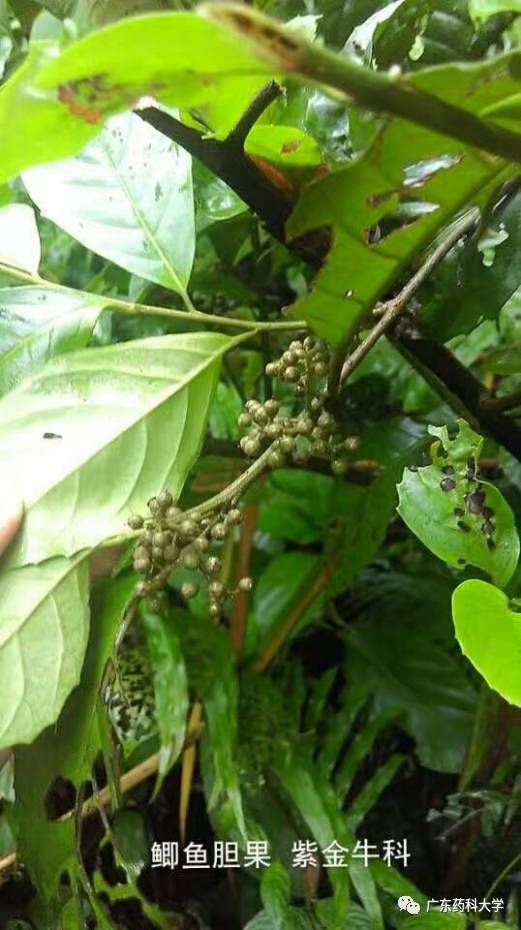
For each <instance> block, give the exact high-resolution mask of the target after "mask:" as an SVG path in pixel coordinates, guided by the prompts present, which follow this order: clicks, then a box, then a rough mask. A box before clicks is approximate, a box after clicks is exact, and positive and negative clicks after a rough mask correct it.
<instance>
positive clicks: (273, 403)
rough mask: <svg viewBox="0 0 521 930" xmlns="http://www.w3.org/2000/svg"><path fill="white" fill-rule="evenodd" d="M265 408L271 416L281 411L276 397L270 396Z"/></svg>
mask: <svg viewBox="0 0 521 930" xmlns="http://www.w3.org/2000/svg"><path fill="white" fill-rule="evenodd" d="M264 409H265V411H266V413H267V414H268V416H269V417H274V416H276V414H277V413H278V412H279V402H278V400H275V398H274V397H270V398H269V399H268V400H267V401H266V403H265V404H264Z"/></svg>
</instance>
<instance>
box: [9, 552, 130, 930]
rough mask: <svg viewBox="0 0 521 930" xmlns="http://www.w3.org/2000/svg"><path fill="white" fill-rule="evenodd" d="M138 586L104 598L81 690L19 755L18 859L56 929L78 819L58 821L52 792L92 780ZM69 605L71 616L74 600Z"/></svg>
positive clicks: (120, 584)
mask: <svg viewBox="0 0 521 930" xmlns="http://www.w3.org/2000/svg"><path fill="white" fill-rule="evenodd" d="M23 571H27V569H23ZM134 586H135V578H134V576H132V575H122V576H120V577H119V578H118V579H117V580H115V581H111V582H109V583H107V584H106V585H105V587H104V589H103V591H102V592H100V593H99V595H98V598H99V599H97V600H96V601H95V603H94V607H93V621H94V622H93V624H92V627H91V635H90V637H89V644H88V648H87V653H86V657H85V664H84V666H83V670H82V673H81V681H80V684H79V686H78V687H77V688H76V689H75V690H74V691H73V693H72V694H71V695H70V697H69V699H68V701H67V703H66V704H65V707H64V709H63V711H62V713H61V715H60V717H59V720H58V723H57V725H56V726H54V727H49V728H48V729H46V730H45V732H43V733H42V734H41V735H40V736H39V737H38V739H36V740H35V741H34V742H33V744H32V745H31V746H20V747H18V748H17V750H16V776H15V787H16V804H15V808H14V820H15V823H16V826H17V832H18V849H19V854H20V856H21V858H22V859H23V862H24V863H25V865H26V866H27V868H28V870H29V874H30V876H31V879H32V881H33V883H34V885H35V887H36V889H37V891H38V894H39V896H40V899H41V902H42V903H43V906H44V908H45V910H46V912H47V914H48V916H49V919H50V920H51V924H52V925H53V926H55V925H56V923H55V920H54V919H53V918H56V915H57V914H58V912H59V911H60V908H61V905H62V904H63V897H62V896H61V895H60V893H59V883H60V876H61V874H62V872H63V871H64V870H66V869H69V870H72V871H73V870H74V866H73V859H74V856H75V837H74V819H73V818H71V819H69V820H63V821H60V820H57V819H55V817H56V813H63V811H58V812H56V811H55V810H53V807H52V804H51V800H52V797H51V789H52V788H53V787H54V785H55V781H56V779H58V778H61V779H63V780H64V782H65V783H66V782H70V783H71V784H72V785H73V786H74V788H76V789H78V788H79V787H80V786H81V784H82V783H83V782H84V781H85V780H88V779H89V778H90V777H91V775H92V765H93V763H94V760H95V758H96V756H97V755H98V753H99V750H100V747H101V741H100V737H99V732H98V728H97V716H96V708H97V706H98V704H99V701H100V693H99V692H100V686H101V683H102V680H103V675H104V670H105V666H106V663H107V661H108V660H109V658H110V655H111V652H112V648H113V644H114V637H115V635H116V632H117V628H118V625H119V623H120V621H121V619H122V617H123V613H124V610H125V608H126V606H127V605H128V603H129V601H130V598H131V596H132V593H133V588H134ZM68 605H69V609H70V610H71V611H72V609H73V607H74V605H73V602H71V600H70V599H68ZM36 677H37V676H33V678H36ZM38 677H39V676H38ZM42 677H43V673H42ZM72 800H74V795H73V796H72ZM53 818H54V819H53ZM43 850H45V855H42V851H43Z"/></svg>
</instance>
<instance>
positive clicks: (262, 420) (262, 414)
mask: <svg viewBox="0 0 521 930" xmlns="http://www.w3.org/2000/svg"><path fill="white" fill-rule="evenodd" d="M253 419H254V421H255V423H256V424H257V426H266V423H267V422H268V419H269V417H268V414H267V413H266V411H265V409H264V407H258V408H257V410H256V411H255V413H254V414H253Z"/></svg>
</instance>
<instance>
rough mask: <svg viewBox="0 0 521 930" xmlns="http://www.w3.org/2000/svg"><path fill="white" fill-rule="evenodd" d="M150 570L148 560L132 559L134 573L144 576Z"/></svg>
mask: <svg viewBox="0 0 521 930" xmlns="http://www.w3.org/2000/svg"><path fill="white" fill-rule="evenodd" d="M149 568H150V559H144V558H141V559H134V571H136V572H139V573H140V574H144V573H145V572H147V571H148V569H149Z"/></svg>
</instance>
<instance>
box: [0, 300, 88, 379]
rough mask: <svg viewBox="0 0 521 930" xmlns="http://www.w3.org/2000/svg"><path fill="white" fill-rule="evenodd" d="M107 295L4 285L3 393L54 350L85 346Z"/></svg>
mask: <svg viewBox="0 0 521 930" xmlns="http://www.w3.org/2000/svg"><path fill="white" fill-rule="evenodd" d="M103 304H104V301H103V298H96V297H93V296H91V295H90V294H85V293H82V292H81V291H77V292H76V291H72V290H71V291H66V290H59V289H56V290H53V288H51V287H37V286H34V287H31V286H29V287H9V288H2V289H1V290H0V395H2V394H7V392H8V391H11V390H12V389H13V388H14V387H16V385H17V384H19V382H20V381H21V380H22V379H23V378H24V377H26V376H27V375H29V374H33V373H34V371H35V370H36V369H37V368H39V367H41V366H42V365H44V364H45V362H47V361H48V360H49V359H51V358H53V357H54V356H55V355H62V354H64V353H65V352H71V351H73V350H74V349H82V348H84V347H85V346H86V345H87V344H88V342H89V340H90V338H91V335H92V330H93V329H94V326H95V325H96V323H97V321H98V318H99V316H100V313H101V312H102V310H103Z"/></svg>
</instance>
